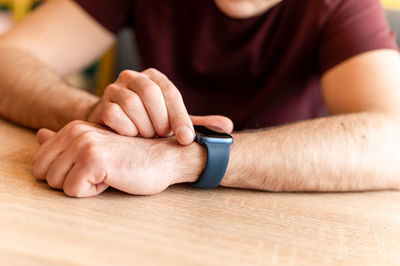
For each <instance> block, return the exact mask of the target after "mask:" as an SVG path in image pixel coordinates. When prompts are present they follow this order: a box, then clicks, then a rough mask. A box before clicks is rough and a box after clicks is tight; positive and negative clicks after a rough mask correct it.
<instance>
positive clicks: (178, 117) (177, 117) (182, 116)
mask: <svg viewBox="0 0 400 266" xmlns="http://www.w3.org/2000/svg"><path fill="white" fill-rule="evenodd" d="M171 121H172V122H175V123H178V122H179V123H183V122H186V121H190V118H189V115H188V114H187V113H185V112H179V113H176V114H173V115H171Z"/></svg>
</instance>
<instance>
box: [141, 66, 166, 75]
mask: <svg viewBox="0 0 400 266" xmlns="http://www.w3.org/2000/svg"><path fill="white" fill-rule="evenodd" d="M143 73H145V74H147V75H150V76H155V75H163V76H164V74H162V73H161V72H160V71H158V70H157V69H155V68H153V67H149V68H148V69H146V70H145V71H143Z"/></svg>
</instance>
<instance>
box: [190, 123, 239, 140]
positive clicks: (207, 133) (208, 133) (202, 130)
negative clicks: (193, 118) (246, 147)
mask: <svg viewBox="0 0 400 266" xmlns="http://www.w3.org/2000/svg"><path fill="white" fill-rule="evenodd" d="M194 131H196V132H197V134H199V135H200V136H204V137H211V138H227V139H230V138H232V136H231V135H229V134H226V133H219V132H216V131H214V130H211V129H209V128H207V127H203V126H194Z"/></svg>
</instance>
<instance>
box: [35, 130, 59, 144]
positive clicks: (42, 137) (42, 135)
mask: <svg viewBox="0 0 400 266" xmlns="http://www.w3.org/2000/svg"><path fill="white" fill-rule="evenodd" d="M55 134H56V133H55V132H54V131H51V130H50V129H47V128H42V129H40V130H39V131H38V133H37V134H36V139H37V141H38V142H39V144H40V145H42V144H43V143H45V142H46V141H47V140H48V139H50V138H51V137H52V136H54V135H55Z"/></svg>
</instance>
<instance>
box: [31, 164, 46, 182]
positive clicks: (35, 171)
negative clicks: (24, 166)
mask: <svg viewBox="0 0 400 266" xmlns="http://www.w3.org/2000/svg"><path fill="white" fill-rule="evenodd" d="M33 174H34V175H35V176H36V178H39V179H44V178H43V174H42V171H41V169H40V168H39V164H38V163H35V164H34V166H33Z"/></svg>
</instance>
